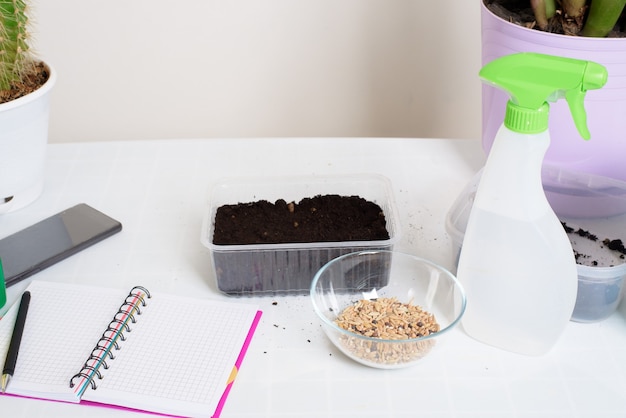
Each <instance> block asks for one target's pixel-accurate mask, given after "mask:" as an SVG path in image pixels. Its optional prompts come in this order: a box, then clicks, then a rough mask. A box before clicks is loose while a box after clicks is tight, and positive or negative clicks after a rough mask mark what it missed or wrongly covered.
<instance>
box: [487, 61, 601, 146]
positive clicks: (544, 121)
mask: <svg viewBox="0 0 626 418" xmlns="http://www.w3.org/2000/svg"><path fill="white" fill-rule="evenodd" d="M479 75H480V77H481V79H482V80H483V81H485V82H486V83H488V84H492V85H494V86H496V87H498V88H501V89H503V90H505V91H506V92H507V93H509V95H510V99H509V102H508V103H507V108H506V116H505V118H504V125H505V126H506V127H507V128H509V129H511V130H513V131H515V132H521V133H539V132H543V131H545V130H546V129H548V113H549V106H548V104H547V101H556V100H558V99H560V98H565V100H566V101H567V104H568V106H569V109H570V112H571V114H572V118H573V119H574V123H575V125H576V128H577V129H578V132H579V133H580V135H581V136H582V137H583V138H584V139H589V138H590V137H591V135H590V133H589V129H588V128H587V114H586V112H585V105H584V102H585V94H586V93H587V90H593V89H599V88H601V87H602V86H604V85H605V84H606V81H607V78H608V73H607V70H606V68H605V67H604V66H602V65H600V64H597V63H595V62H592V61H583V60H577V59H573V58H564V57H557V56H553V55H544V54H537V53H532V52H522V53H518V54H512V55H506V56H503V57H500V58H497V59H495V60H493V61H491V62H490V63H488V64H487V65H485V66H484V67H483V68H482V69H481V70H480V73H479Z"/></svg>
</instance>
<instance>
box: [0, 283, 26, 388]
mask: <svg viewBox="0 0 626 418" xmlns="http://www.w3.org/2000/svg"><path fill="white" fill-rule="evenodd" d="M29 303H30V292H28V291H26V292H24V294H22V300H21V301H20V308H19V310H18V311H17V319H16V320H15V326H14V327H13V334H12V335H11V343H10V344H9V351H8V352H7V358H6V360H5V362H4V369H3V370H2V392H5V391H6V389H7V385H8V384H9V379H11V377H13V373H14V372H15V364H16V363H17V355H18V353H19V351H20V343H21V342H22V334H23V333H24V324H25V323H26V314H27V313H28V305H29Z"/></svg>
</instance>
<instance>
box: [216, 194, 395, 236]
mask: <svg viewBox="0 0 626 418" xmlns="http://www.w3.org/2000/svg"><path fill="white" fill-rule="evenodd" d="M386 239H389V233H388V231H387V229H386V222H385V215H384V213H383V210H382V209H381V208H380V206H378V205H377V204H375V203H373V202H369V201H367V200H365V199H363V198H361V197H359V196H339V195H317V196H315V197H312V198H305V199H302V200H301V201H300V202H298V203H295V202H290V203H287V202H286V201H285V200H283V199H279V200H277V201H276V202H275V203H271V202H268V201H267V200H259V201H256V202H250V203H238V204H234V205H224V206H220V207H219V208H218V209H217V213H216V215H215V232H214V234H213V243H214V244H217V245H245V244H278V243H302V242H341V241H377V240H386Z"/></svg>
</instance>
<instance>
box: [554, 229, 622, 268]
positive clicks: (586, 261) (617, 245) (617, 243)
mask: <svg viewBox="0 0 626 418" xmlns="http://www.w3.org/2000/svg"><path fill="white" fill-rule="evenodd" d="M561 224H562V225H563V228H564V229H565V232H567V233H568V234H572V235H575V236H578V237H581V238H584V239H587V240H589V241H592V242H594V243H596V242H597V245H598V248H603V247H606V248H607V249H609V250H611V251H614V252H615V253H617V254H618V255H617V258H618V259H619V260H623V261H624V262H626V247H625V246H624V242H623V241H622V240H621V239H610V238H604V239H602V240H600V239H599V238H598V236H597V235H595V234H592V233H591V232H589V231H587V230H585V229H582V228H573V227H571V226H569V225H567V223H565V222H561ZM574 256H575V257H576V262H577V263H578V264H583V265H589V266H602V263H601V262H600V261H598V260H597V259H595V258H594V257H595V256H594V255H591V254H586V253H583V252H580V251H577V249H576V248H575V247H574ZM602 267H607V266H602Z"/></svg>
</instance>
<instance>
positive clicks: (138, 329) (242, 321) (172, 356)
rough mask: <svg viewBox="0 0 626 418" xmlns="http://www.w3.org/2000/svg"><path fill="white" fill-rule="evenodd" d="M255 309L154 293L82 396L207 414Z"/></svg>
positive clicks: (138, 406)
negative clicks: (93, 385) (94, 383)
mask: <svg viewBox="0 0 626 418" xmlns="http://www.w3.org/2000/svg"><path fill="white" fill-rule="evenodd" d="M256 312H257V308H256V307H255V306H250V305H246V304H232V303H223V302H218V301H206V300H196V299H191V298H181V297H175V296H164V295H154V294H153V295H152V298H151V299H148V300H147V306H146V307H145V308H144V309H143V313H142V315H141V316H140V317H139V318H138V319H137V323H136V324H134V326H133V327H132V331H131V332H130V333H127V334H126V337H127V340H126V341H125V342H122V343H120V344H121V346H122V347H121V349H120V350H119V351H118V352H116V359H115V360H113V361H111V363H110V368H109V369H108V370H106V371H103V375H104V376H103V379H102V380H97V389H95V390H91V389H88V390H87V391H86V392H85V394H84V395H83V399H84V400H91V401H94V402H102V403H106V404H117V405H120V406H126V407H130V408H136V409H150V410H152V411H156V412H161V413H169V414H177V413H180V411H186V413H187V414H190V415H192V416H211V414H212V413H213V412H214V411H215V409H216V406H217V404H218V402H219V400H220V397H221V396H222V394H223V392H224V390H225V388H226V384H227V381H228V377H229V375H230V373H231V371H232V368H233V366H234V365H235V361H236V359H237V357H238V355H239V353H240V351H241V348H242V346H243V345H244V342H245V340H246V336H247V335H248V332H249V330H250V326H251V325H252V323H253V321H254V317H255V315H256ZM148 407H149V408H148Z"/></svg>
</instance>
